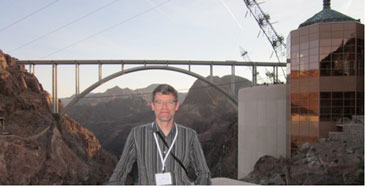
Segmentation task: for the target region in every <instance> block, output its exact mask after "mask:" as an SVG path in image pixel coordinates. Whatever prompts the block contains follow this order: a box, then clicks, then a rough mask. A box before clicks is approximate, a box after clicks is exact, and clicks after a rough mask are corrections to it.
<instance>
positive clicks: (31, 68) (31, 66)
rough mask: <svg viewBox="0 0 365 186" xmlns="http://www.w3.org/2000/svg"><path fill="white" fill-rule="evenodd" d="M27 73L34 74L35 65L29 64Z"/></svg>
mask: <svg viewBox="0 0 365 186" xmlns="http://www.w3.org/2000/svg"><path fill="white" fill-rule="evenodd" d="M29 73H31V74H33V75H34V73H35V64H29Z"/></svg>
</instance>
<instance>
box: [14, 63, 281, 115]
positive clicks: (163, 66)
mask: <svg viewBox="0 0 365 186" xmlns="http://www.w3.org/2000/svg"><path fill="white" fill-rule="evenodd" d="M17 62H18V63H19V64H23V65H29V72H30V73H33V74H34V72H35V65H52V100H53V101H52V102H53V107H52V108H53V109H52V110H53V113H59V114H61V115H63V114H65V113H66V112H67V111H68V110H69V109H70V108H71V107H72V106H73V105H75V104H76V103H77V102H78V101H79V100H80V99H82V98H83V97H85V96H86V95H87V94H88V93H90V92H91V91H92V90H94V89H95V88H97V87H99V86H100V85H102V84H103V83H105V82H107V81H109V80H112V79H114V78H116V77H119V76H122V75H124V74H128V73H132V72H137V71H143V70H170V71H175V72H180V73H184V74H187V75H190V76H193V77H196V78H198V79H200V80H202V81H204V82H205V83H207V84H209V85H211V86H212V87H214V88H215V89H217V90H218V91H220V92H221V93H222V94H224V95H225V96H227V98H229V99H230V100H231V101H232V102H233V103H234V104H236V105H237V104H238V103H237V100H236V98H235V97H234V96H233V95H231V94H229V93H227V92H226V91H224V90H223V89H221V88H220V87H218V86H217V85H216V84H214V83H213V79H212V78H213V66H230V67H231V75H232V76H231V89H232V92H235V83H236V82H235V67H236V66H248V67H251V68H252V85H256V84H257V74H258V73H257V67H272V68H273V80H274V83H278V82H279V78H278V72H279V71H278V68H279V67H285V66H286V64H285V63H276V62H243V61H198V60H195V61H192V60H188V61H186V60H18V61H17ZM106 64H108V65H111V64H113V65H121V70H120V71H119V72H116V73H114V74H111V75H109V76H107V77H104V78H103V76H102V65H106ZM59 65H75V95H76V96H75V98H73V100H71V102H70V103H69V104H67V105H66V106H65V107H64V108H63V109H62V110H61V111H59V107H58V96H57V92H58V86H57V82H58V75H57V67H58V66H59ZM80 65H98V67H99V68H98V81H97V82H96V83H94V84H93V85H91V86H90V87H88V88H86V89H85V90H84V91H83V92H81V93H80ZM125 65H141V66H140V67H134V68H128V69H125V68H124V66H125ZM169 65H187V66H188V70H185V69H183V68H177V67H171V66H169ZM192 65H199V66H202V65H203V66H209V67H210V78H205V77H203V76H201V75H199V74H197V73H194V72H192V71H191V66H192Z"/></svg>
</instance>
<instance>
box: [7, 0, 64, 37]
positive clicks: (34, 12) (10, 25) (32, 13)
mask: <svg viewBox="0 0 365 186" xmlns="http://www.w3.org/2000/svg"><path fill="white" fill-rule="evenodd" d="M57 2H58V0H55V1H52V2H50V3H48V4H46V5H45V6H43V7H41V8H39V9H37V10H35V11H33V12H31V13H30V14H28V15H26V16H24V17H22V18H20V19H18V20H16V21H14V22H13V23H10V24H9V25H7V26H5V27H3V28H0V32H2V31H4V30H6V29H8V28H10V27H12V26H14V25H16V24H18V23H20V22H22V21H24V20H25V19H27V18H29V17H31V16H32V15H35V14H37V13H38V12H40V11H42V10H44V9H46V8H48V7H50V6H52V5H53V4H55V3H57Z"/></svg>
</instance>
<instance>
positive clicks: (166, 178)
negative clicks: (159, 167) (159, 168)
mask: <svg viewBox="0 0 365 186" xmlns="http://www.w3.org/2000/svg"><path fill="white" fill-rule="evenodd" d="M155 177H156V185H172V179H171V174H170V173H169V172H166V173H159V174H155Z"/></svg>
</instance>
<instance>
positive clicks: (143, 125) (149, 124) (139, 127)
mask: <svg viewBox="0 0 365 186" xmlns="http://www.w3.org/2000/svg"><path fill="white" fill-rule="evenodd" d="M145 129H152V122H151V123H147V124H142V125H138V126H135V127H133V128H132V130H135V131H140V130H145Z"/></svg>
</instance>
